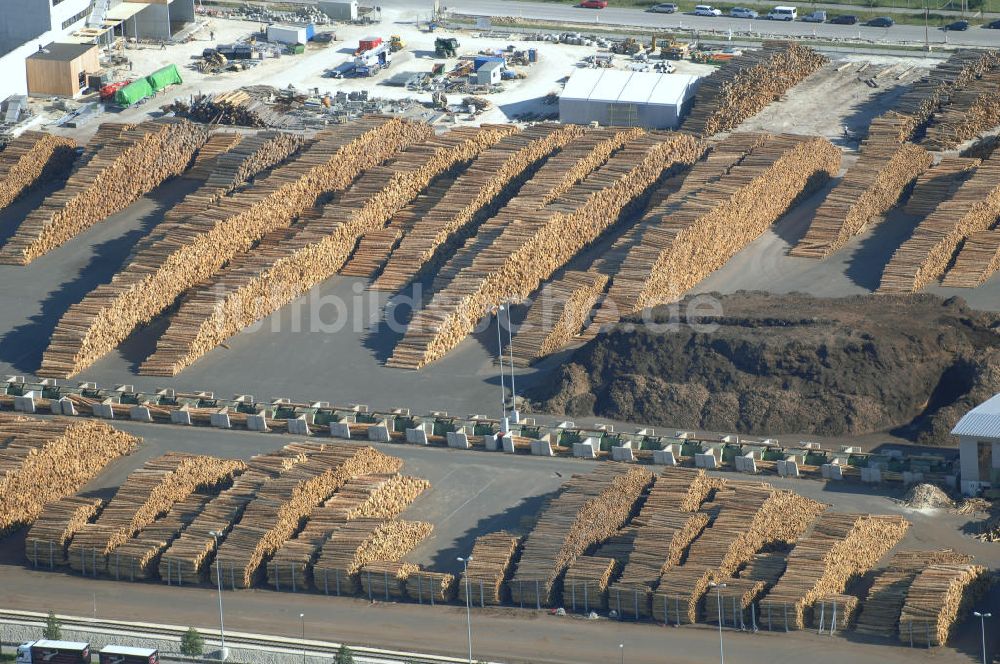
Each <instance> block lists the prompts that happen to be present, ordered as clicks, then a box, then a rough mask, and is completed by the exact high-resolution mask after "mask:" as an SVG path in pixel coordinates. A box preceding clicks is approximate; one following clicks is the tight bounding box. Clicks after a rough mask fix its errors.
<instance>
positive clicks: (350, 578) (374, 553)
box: [313, 519, 434, 595]
mask: <svg viewBox="0 0 1000 664" xmlns="http://www.w3.org/2000/svg"><path fill="white" fill-rule="evenodd" d="M433 529H434V526H433V525H431V524H429V523H425V522H423V521H401V520H397V519H393V520H385V519H356V520H354V521H349V522H347V523H345V524H344V525H343V526H341V527H340V529H339V530H337V532H335V533H334V534H333V535H332V536H331V537H330V539H328V540H327V541H326V543H325V544H324V545H323V548H322V550H321V551H320V554H319V558H318V559H317V560H316V564H315V566H314V567H313V584H314V586H315V588H316V590H318V591H320V592H322V593H325V594H327V595H329V594H330V593H331V592H333V593H335V594H337V595H354V594H357V592H358V589H359V585H358V572H359V571H360V570H361V569H362V568H364V566H365V565H368V564H371V563H374V562H395V561H398V560H401V559H402V557H403V556H405V555H406V554H407V553H409V552H410V551H412V550H413V549H414V547H416V546H417V545H418V544H420V542H422V541H423V540H424V539H425V538H426V537H428V536H429V535H430V534H431V531H432V530H433Z"/></svg>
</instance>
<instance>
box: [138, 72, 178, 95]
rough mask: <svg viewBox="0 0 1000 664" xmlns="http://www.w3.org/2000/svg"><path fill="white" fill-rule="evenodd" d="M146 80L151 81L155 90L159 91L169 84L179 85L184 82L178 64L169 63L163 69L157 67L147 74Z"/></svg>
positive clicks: (150, 83)
mask: <svg viewBox="0 0 1000 664" xmlns="http://www.w3.org/2000/svg"><path fill="white" fill-rule="evenodd" d="M146 80H147V81H149V85H150V86H151V87H152V88H153V92H159V91H160V90H162V89H163V88H165V87H167V86H169V85H179V84H180V83H182V82H183V81H181V75H180V72H178V71H177V65H167V66H166V67H164V68H163V69H157V70H156V71H154V72H153V73H152V74H150V75H149V76H147V77H146Z"/></svg>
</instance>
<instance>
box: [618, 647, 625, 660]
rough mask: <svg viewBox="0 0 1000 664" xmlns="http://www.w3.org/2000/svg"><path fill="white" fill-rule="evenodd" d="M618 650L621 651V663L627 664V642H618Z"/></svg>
mask: <svg viewBox="0 0 1000 664" xmlns="http://www.w3.org/2000/svg"><path fill="white" fill-rule="evenodd" d="M618 651H619V652H620V653H621V664H625V644H624V643H619V644H618Z"/></svg>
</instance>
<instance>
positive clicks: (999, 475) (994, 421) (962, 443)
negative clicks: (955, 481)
mask: <svg viewBox="0 0 1000 664" xmlns="http://www.w3.org/2000/svg"><path fill="white" fill-rule="evenodd" d="M951 434H952V435H953V436H958V450H959V454H960V456H961V461H960V463H961V473H962V493H964V494H966V495H970V496H971V495H975V494H977V493H979V492H980V491H983V490H986V489H990V488H996V487H1000V394H997V395H996V396H994V397H993V398H992V399H989V400H988V401H986V402H984V403H982V404H980V405H978V406H976V407H975V408H973V409H972V410H970V411H969V412H968V413H967V414H966V415H965V417H963V418H962V419H961V420H959V421H958V424H956V425H955V428H954V429H952V431H951Z"/></svg>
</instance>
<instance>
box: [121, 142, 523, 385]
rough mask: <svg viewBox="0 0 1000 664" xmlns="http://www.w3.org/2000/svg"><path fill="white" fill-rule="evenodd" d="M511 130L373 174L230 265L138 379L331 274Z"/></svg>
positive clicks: (419, 151)
mask: <svg viewBox="0 0 1000 664" xmlns="http://www.w3.org/2000/svg"><path fill="white" fill-rule="evenodd" d="M511 131H513V127H511V126H510V125H486V126H484V127H481V128H460V129H455V130H453V131H450V132H448V133H446V134H443V135H440V136H431V137H428V138H427V139H426V140H425V141H423V142H421V143H419V144H416V145H413V146H411V147H410V148H409V149H407V150H404V151H403V152H401V153H400V154H399V155H398V156H397V157H396V158H395V159H394V160H393V161H392V162H390V163H389V164H388V165H386V166H381V167H378V168H373V169H371V170H369V171H368V172H366V173H365V174H364V175H363V176H362V177H360V178H359V179H358V181H357V182H355V183H354V184H353V185H352V186H351V188H350V189H349V190H348V191H347V192H345V194H344V195H343V196H341V197H340V198H339V199H338V200H337V201H336V203H334V204H331V205H327V206H326V207H325V208H324V210H323V213H322V215H321V216H319V217H318V218H316V219H310V220H308V221H307V222H305V223H303V224H302V228H301V229H299V230H298V232H295V233H294V234H293V235H292V237H285V236H284V234H283V235H282V236H281V237H279V238H277V239H275V240H274V241H273V242H270V243H267V244H264V245H262V246H260V247H258V248H257V249H256V250H255V251H254V252H252V253H251V254H249V255H247V256H246V257H245V259H244V260H240V261H235V262H234V263H233V264H231V265H230V266H228V267H227V268H226V269H225V270H222V271H221V272H220V273H219V275H218V276H217V277H216V278H215V279H212V280H210V281H208V282H206V283H205V284H202V285H201V286H199V287H198V288H196V289H195V290H194V291H192V293H191V294H190V295H189V296H188V297H187V298H186V299H185V300H184V301H183V302H182V303H181V306H180V308H179V310H178V311H177V313H176V314H175V315H174V316H173V317H172V319H171V322H170V325H169V326H168V328H167V330H166V331H165V332H164V333H163V335H162V336H161V337H160V338H159V340H158V342H157V347H156V351H155V352H154V353H153V354H152V355H151V356H150V357H149V358H148V359H147V360H146V362H144V363H143V365H142V367H141V368H140V373H143V374H147V375H161V376H162V375H170V376H172V375H175V374H176V373H177V372H179V371H180V370H182V369H183V368H184V367H186V366H188V365H190V364H191V363H192V362H193V361H195V360H196V359H197V358H199V357H201V356H202V355H203V354H205V353H206V352H208V351H210V350H212V349H213V348H215V347H216V346H217V345H219V344H220V343H222V342H223V341H225V340H226V339H227V338H229V337H230V336H232V335H234V334H236V333H237V332H239V331H240V330H242V329H244V328H245V327H247V326H248V325H250V324H252V323H254V322H255V321H257V320H260V319H261V318H263V317H265V316H267V315H269V314H271V313H272V312H274V311H276V310H277V309H278V308H280V307H281V306H282V305H284V304H286V303H287V302H290V301H291V300H293V299H295V298H296V297H298V296H299V295H301V294H302V293H305V292H308V290H309V289H310V288H312V287H313V286H315V285H316V284H318V283H321V282H323V281H324V280H326V279H327V278H329V277H331V276H333V275H334V274H336V273H337V271H338V270H340V268H342V267H343V266H344V263H345V262H346V261H347V259H348V258H349V257H350V255H351V252H352V251H353V250H354V248H355V246H356V244H357V242H358V239H359V238H360V237H361V236H362V235H364V234H365V233H368V232H372V231H375V230H377V229H379V228H382V227H383V226H384V225H385V223H386V222H387V221H388V220H389V219H390V218H391V216H392V215H393V214H394V213H395V212H397V211H398V210H399V209H401V208H402V207H403V206H404V205H406V204H407V203H409V202H410V201H412V200H413V199H414V198H416V196H417V195H418V194H419V193H420V192H421V191H422V190H423V189H424V188H426V187H427V186H428V185H429V184H430V183H431V182H432V181H433V179H434V178H436V177H438V176H440V175H442V174H443V173H445V172H447V171H448V170H449V169H450V168H452V167H454V166H455V165H457V164H460V163H463V162H467V161H469V160H471V159H472V158H473V157H475V156H476V155H477V154H479V153H480V152H482V151H483V150H485V149H486V148H488V147H489V146H490V145H493V144H495V143H496V142H497V141H499V140H500V139H501V138H503V137H504V136H505V135H507V134H509V133H510V132H511Z"/></svg>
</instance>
